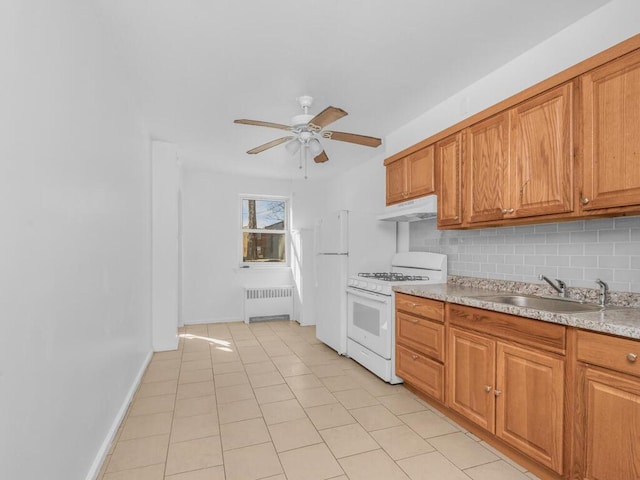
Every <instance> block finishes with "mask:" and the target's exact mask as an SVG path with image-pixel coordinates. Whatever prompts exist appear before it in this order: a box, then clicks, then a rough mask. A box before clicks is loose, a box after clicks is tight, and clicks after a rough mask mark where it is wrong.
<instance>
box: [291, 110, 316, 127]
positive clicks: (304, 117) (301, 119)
mask: <svg viewBox="0 0 640 480" xmlns="http://www.w3.org/2000/svg"><path fill="white" fill-rule="evenodd" d="M313 117H314V115H310V114H308V113H301V114H300V115H296V116H295V117H293V118H292V119H291V126H292V127H293V128H294V129H296V128H299V129H301V128H302V127H306V126H307V124H308V123H309V121H310V120H311V119H312V118H313Z"/></svg>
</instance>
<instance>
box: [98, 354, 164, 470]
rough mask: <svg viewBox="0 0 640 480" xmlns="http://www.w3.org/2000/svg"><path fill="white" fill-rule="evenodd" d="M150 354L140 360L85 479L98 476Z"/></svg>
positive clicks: (149, 359) (147, 363)
mask: <svg viewBox="0 0 640 480" xmlns="http://www.w3.org/2000/svg"><path fill="white" fill-rule="evenodd" d="M152 356H153V352H152V351H150V352H149V353H148V354H147V357H146V358H145V359H144V362H142V366H141V367H140V370H139V371H138V374H137V375H136V378H135V379H134V381H133V384H132V385H131V388H130V389H129V392H128V393H127V396H126V397H125V399H124V401H123V402H122V405H121V406H120V410H119V411H118V414H117V415H116V417H115V418H114V420H113V422H112V424H111V428H110V429H109V432H108V433H107V436H106V437H105V439H104V442H102V446H101V447H100V450H98V454H97V455H96V458H95V460H94V461H93V464H92V465H91V468H90V469H89V473H88V474H87V477H86V480H95V479H96V478H97V477H98V474H99V473H100V467H102V463H103V462H104V459H105V458H106V457H107V453H109V448H110V447H111V443H112V442H113V440H114V438H115V437H116V434H117V433H118V428H119V427H120V423H122V420H123V418H124V416H125V414H126V413H127V409H128V408H129V404H130V403H131V400H133V396H134V395H135V393H136V390H138V385H140V382H141V381H142V376H143V375H144V372H145V371H146V369H147V366H148V365H149V362H150V361H151V357H152Z"/></svg>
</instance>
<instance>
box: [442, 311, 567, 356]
mask: <svg viewBox="0 0 640 480" xmlns="http://www.w3.org/2000/svg"><path fill="white" fill-rule="evenodd" d="M447 318H448V319H449V322H451V323H452V324H454V325H459V326H461V327H465V328H468V329H469V330H475V331H477V332H483V333H487V334H489V335H491V337H496V338H503V339H505V340H512V341H514V342H517V343H520V344H522V345H529V346H531V347H538V348H542V349H544V350H548V351H550V352H554V353H560V354H562V355H564V354H565V348H566V328H565V327H564V326H562V325H557V324H554V323H547V322H543V321H542V320H531V319H528V318H522V317H518V316H516V315H508V314H506V313H500V312H492V311H490V310H483V309H480V308H474V307H467V306H464V305H456V304H453V303H448V304H447Z"/></svg>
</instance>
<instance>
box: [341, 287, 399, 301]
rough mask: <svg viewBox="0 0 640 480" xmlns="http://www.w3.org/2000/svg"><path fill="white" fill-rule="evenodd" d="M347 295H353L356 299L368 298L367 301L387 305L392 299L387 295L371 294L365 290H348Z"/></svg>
mask: <svg viewBox="0 0 640 480" xmlns="http://www.w3.org/2000/svg"><path fill="white" fill-rule="evenodd" d="M347 293H348V294H350V295H353V296H354V297H360V298H366V299H367V300H371V301H374V302H379V303H387V302H389V300H390V299H391V297H389V296H387V295H380V294H376V293H370V292H366V291H364V290H360V289H358V288H347Z"/></svg>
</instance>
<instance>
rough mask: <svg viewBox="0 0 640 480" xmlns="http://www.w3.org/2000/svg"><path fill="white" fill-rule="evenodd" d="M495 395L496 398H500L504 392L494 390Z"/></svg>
mask: <svg viewBox="0 0 640 480" xmlns="http://www.w3.org/2000/svg"><path fill="white" fill-rule="evenodd" d="M493 394H494V395H495V396H496V397H499V396H500V395H502V390H494V391H493Z"/></svg>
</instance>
